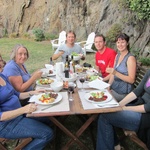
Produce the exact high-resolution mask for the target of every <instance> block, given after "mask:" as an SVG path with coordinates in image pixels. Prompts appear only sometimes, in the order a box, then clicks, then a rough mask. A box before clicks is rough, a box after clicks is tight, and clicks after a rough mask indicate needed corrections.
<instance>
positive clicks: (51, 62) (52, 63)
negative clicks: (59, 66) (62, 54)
mask: <svg viewBox="0 0 150 150" xmlns="http://www.w3.org/2000/svg"><path fill="white" fill-rule="evenodd" d="M50 65H53V66H54V62H53V60H52V57H50Z"/></svg>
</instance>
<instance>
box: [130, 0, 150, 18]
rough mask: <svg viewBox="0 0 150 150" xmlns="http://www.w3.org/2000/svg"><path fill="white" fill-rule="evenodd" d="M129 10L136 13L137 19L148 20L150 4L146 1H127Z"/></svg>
mask: <svg viewBox="0 0 150 150" xmlns="http://www.w3.org/2000/svg"><path fill="white" fill-rule="evenodd" d="M127 3H128V5H129V8H130V9H131V10H132V11H134V12H136V13H137V17H138V18H139V19H140V20H141V19H148V20H150V2H149V1H148V0H128V1H127Z"/></svg>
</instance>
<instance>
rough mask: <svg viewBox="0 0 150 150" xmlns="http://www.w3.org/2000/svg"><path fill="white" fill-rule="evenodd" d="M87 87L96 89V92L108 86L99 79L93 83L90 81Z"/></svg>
mask: <svg viewBox="0 0 150 150" xmlns="http://www.w3.org/2000/svg"><path fill="white" fill-rule="evenodd" d="M88 85H89V87H91V88H95V89H98V90H101V89H105V88H107V87H109V86H110V84H108V83H106V82H104V81H102V80H100V79H96V80H94V81H91V82H89V83H88Z"/></svg>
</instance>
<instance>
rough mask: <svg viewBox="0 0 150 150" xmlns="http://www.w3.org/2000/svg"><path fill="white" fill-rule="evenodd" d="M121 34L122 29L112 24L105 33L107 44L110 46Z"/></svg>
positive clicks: (118, 25)
mask: <svg viewBox="0 0 150 150" xmlns="http://www.w3.org/2000/svg"><path fill="white" fill-rule="evenodd" d="M121 32H122V27H121V25H120V24H114V25H113V26H112V27H111V28H110V30H109V31H108V32H107V33H106V38H107V43H108V45H110V44H111V43H112V44H113V43H114V42H115V39H116V37H117V35H118V34H119V33H121Z"/></svg>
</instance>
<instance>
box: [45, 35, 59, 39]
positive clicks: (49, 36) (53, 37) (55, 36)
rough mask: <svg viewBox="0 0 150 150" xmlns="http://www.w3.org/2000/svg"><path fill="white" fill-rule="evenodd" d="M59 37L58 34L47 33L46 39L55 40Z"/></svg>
mask: <svg viewBox="0 0 150 150" xmlns="http://www.w3.org/2000/svg"><path fill="white" fill-rule="evenodd" d="M57 38H58V37H57V35H54V34H50V33H45V40H53V39H57Z"/></svg>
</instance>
